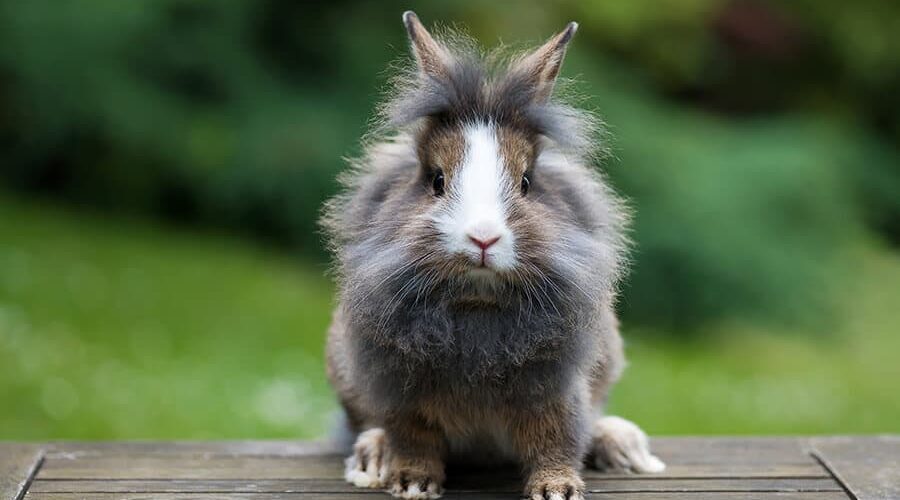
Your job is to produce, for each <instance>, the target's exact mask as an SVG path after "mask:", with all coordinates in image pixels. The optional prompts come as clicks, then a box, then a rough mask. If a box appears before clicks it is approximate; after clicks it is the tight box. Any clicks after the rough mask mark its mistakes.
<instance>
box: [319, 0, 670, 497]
mask: <svg viewBox="0 0 900 500" xmlns="http://www.w3.org/2000/svg"><path fill="white" fill-rule="evenodd" d="M404 20H405V22H406V24H407V29H408V30H409V33H410V38H411V40H412V42H413V47H414V53H415V55H416V59H417V62H418V65H417V68H418V74H417V75H413V76H412V77H411V80H412V83H407V84H406V85H401V88H400V92H399V94H398V96H397V97H396V98H395V99H394V100H392V101H391V102H390V103H389V104H388V107H387V113H388V116H387V118H388V120H389V122H390V124H391V125H393V126H394V128H395V129H396V132H395V134H394V135H392V136H390V137H388V138H385V139H382V140H381V141H380V142H375V143H373V144H372V145H370V147H369V148H368V150H367V154H366V155H365V156H364V157H363V158H362V160H361V161H359V162H358V164H357V168H356V169H355V171H353V172H352V173H351V175H350V176H348V177H347V178H346V180H345V181H346V185H347V189H346V191H345V192H344V194H342V195H340V196H338V197H337V198H336V199H335V200H333V201H332V202H331V203H330V205H329V206H328V210H327V213H326V217H325V219H324V221H325V227H326V229H327V230H328V232H329V234H330V236H331V239H332V243H333V248H334V251H335V252H336V256H337V267H338V272H339V281H340V290H341V295H340V301H339V305H338V308H337V310H336V312H335V315H334V321H333V323H332V326H331V329H330V331H329V340H328V368H329V377H330V379H331V381H332V384H333V385H334V386H335V388H336V390H337V392H338V395H339V398H340V400H341V403H342V405H343V406H344V408H345V411H346V413H347V416H348V421H349V424H350V427H351V430H352V431H353V432H356V433H360V434H359V438H358V440H357V443H356V446H355V452H354V455H352V456H351V458H350V459H348V480H351V481H353V482H355V483H356V484H358V485H361V486H382V485H386V486H388V487H390V488H391V491H392V492H393V493H394V494H395V495H397V496H403V497H406V498H427V497H434V496H436V495H437V494H438V493H439V491H440V486H441V483H442V481H443V474H444V473H443V464H444V462H445V461H446V460H450V459H453V458H454V457H457V458H462V459H464V460H466V461H467V462H470V463H471V461H472V460H474V459H477V460H480V461H485V460H487V461H495V460H496V461H504V460H513V461H517V462H519V463H521V464H522V465H523V466H524V467H525V469H526V471H527V472H528V474H529V479H528V484H527V486H526V493H527V494H528V495H529V496H533V497H534V498H541V499H542V498H548V499H553V500H556V499H564V498H579V497H580V496H581V488H582V483H581V480H580V478H579V477H578V474H577V470H578V468H579V465H580V464H581V462H582V460H584V458H585V456H586V455H587V454H588V453H589V452H590V453H592V454H594V455H596V456H597V459H598V463H600V464H604V465H608V466H618V467H623V468H630V469H632V470H635V471H643V470H652V469H656V468H659V467H661V463H660V462H658V460H656V459H655V458H654V457H652V456H651V455H649V451H648V449H647V445H646V439H645V438H644V436H643V434H642V433H641V432H640V430H639V429H637V427H635V426H633V424H630V423H628V422H627V421H624V420H621V419H616V418H615V417H607V418H605V419H600V420H599V421H597V420H596V416H595V415H593V409H592V407H593V408H600V407H602V404H603V403H604V401H605V398H606V394H607V391H608V389H609V387H610V385H611V384H612V383H613V382H614V381H615V379H616V378H617V377H618V375H619V373H620V371H621V369H622V366H623V364H624V358H623V355H622V348H621V340H620V337H619V333H618V328H617V321H616V318H615V315H614V312H613V303H614V300H615V288H616V285H617V282H618V279H619V277H620V276H621V274H622V270H623V267H624V251H625V246H626V244H625V243H626V240H625V237H624V226H625V223H626V221H627V217H626V215H625V213H624V211H623V209H622V207H621V203H620V202H619V199H618V198H617V197H616V196H615V195H614V194H613V192H612V191H611V190H610V189H609V188H608V187H607V185H606V184H605V183H604V182H603V179H602V178H601V177H600V176H599V174H597V173H596V172H595V171H594V170H593V169H591V168H590V167H589V166H588V165H587V163H586V158H587V156H586V155H585V153H586V152H587V150H588V149H589V148H590V141H591V139H592V133H593V132H594V129H593V128H592V127H591V124H592V122H591V121H590V119H589V118H590V117H589V115H586V114H583V113H581V112H579V111H576V110H574V109H572V108H569V107H567V106H564V105H559V104H555V103H552V102H551V101H550V99H549V97H550V90H551V87H552V83H553V81H554V80H555V77H556V74H557V72H558V69H559V64H561V62H562V54H563V53H564V49H565V44H566V43H568V41H569V39H571V36H572V34H573V33H574V30H575V26H574V24H573V25H570V26H569V27H568V28H567V30H566V31H564V32H563V33H560V34H559V35H557V36H556V37H554V39H551V41H550V42H548V44H547V45H545V46H544V47H542V48H541V49H539V50H538V51H537V52H535V53H534V54H532V55H530V56H527V57H525V58H522V59H520V60H518V61H517V62H515V63H513V64H512V65H511V66H510V68H509V69H508V71H506V72H505V73H503V74H500V75H497V74H493V73H490V71H489V68H488V67H487V66H486V65H485V63H484V62H483V61H482V60H481V59H479V58H477V57H476V56H474V55H473V54H472V53H470V52H465V51H464V52H463V53H462V54H453V53H452V52H451V51H450V49H449V48H447V46H445V45H443V44H441V43H439V42H436V41H435V40H434V39H432V38H431V36H430V35H429V34H428V33H427V31H425V29H424V27H422V26H421V24H420V23H419V22H418V20H417V19H416V18H415V16H414V15H412V14H407V15H405V16H404ZM623 462H626V463H623Z"/></svg>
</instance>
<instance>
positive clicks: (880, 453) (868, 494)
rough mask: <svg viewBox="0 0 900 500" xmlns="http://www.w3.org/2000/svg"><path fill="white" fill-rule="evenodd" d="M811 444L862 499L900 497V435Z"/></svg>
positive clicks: (825, 462)
mask: <svg viewBox="0 0 900 500" xmlns="http://www.w3.org/2000/svg"><path fill="white" fill-rule="evenodd" d="M810 446H811V448H812V452H813V453H814V454H815V455H816V456H817V457H818V458H819V460H821V461H822V463H823V464H825V466H826V467H828V469H829V470H830V471H831V472H832V473H833V474H834V476H835V477H836V478H837V479H838V480H839V481H840V482H841V483H842V484H843V485H844V487H846V489H847V490H849V491H852V492H853V495H855V496H856V498H857V499H858V500H887V499H900V436H871V437H853V438H850V437H832V438H815V439H812V440H811V441H810Z"/></svg>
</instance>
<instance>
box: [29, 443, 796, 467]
mask: <svg viewBox="0 0 900 500" xmlns="http://www.w3.org/2000/svg"><path fill="white" fill-rule="evenodd" d="M805 445H806V440H805V439H802V438H765V437H752V438H734V437H715V438H708V437H675V438H657V439H653V441H652V445H651V446H652V448H653V452H654V453H655V454H657V455H659V456H660V457H662V458H665V459H668V460H670V461H674V462H678V463H682V464H704V463H705V464H717V463H723V462H726V463H748V464H749V463H766V462H774V463H782V464H785V463H808V462H809V460H810V458H809V455H808V453H807V452H806V449H805V448H806V447H805ZM47 446H48V454H50V455H53V454H54V453H56V454H76V455H104V454H109V453H138V454H141V455H151V454H162V455H169V454H183V453H196V454H210V455H274V456H306V455H345V454H346V453H347V450H342V449H340V448H339V447H337V446H336V445H334V444H333V443H329V442H325V441H320V442H298V441H223V442H181V441H169V442H141V441H135V442H114V443H93V442H56V443H49V444H48V445H47Z"/></svg>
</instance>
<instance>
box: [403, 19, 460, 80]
mask: <svg viewBox="0 0 900 500" xmlns="http://www.w3.org/2000/svg"><path fill="white" fill-rule="evenodd" d="M403 24H404V25H405V26H406V33H407V35H409V42H410V44H411V45H412V51H413V55H415V57H416V64H417V65H418V66H419V72H420V73H421V74H422V75H423V76H430V77H440V76H441V75H444V74H446V69H447V62H448V60H449V54H448V53H447V50H446V49H445V48H444V46H443V45H441V44H440V43H438V42H437V41H436V40H435V39H434V38H433V37H432V36H431V33H429V32H428V30H427V29H425V26H423V25H422V22H421V21H419V16H417V15H416V13H415V12H413V11H411V10H408V11H406V12H404V13H403Z"/></svg>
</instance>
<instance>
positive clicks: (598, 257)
mask: <svg viewBox="0 0 900 500" xmlns="http://www.w3.org/2000/svg"><path fill="white" fill-rule="evenodd" d="M446 45H447V46H448V47H450V45H449V44H446ZM473 46H474V45H473V44H471V43H469V42H465V41H464V42H458V41H457V42H456V43H454V44H453V45H452V47H453V49H452V50H451V53H452V54H453V59H452V62H451V64H449V65H448V70H447V72H446V74H445V75H443V76H441V77H433V76H427V77H426V76H423V75H420V74H419V73H418V72H416V68H415V67H411V68H409V69H407V70H404V71H402V72H401V74H400V77H398V79H397V80H396V82H395V85H394V89H393V92H392V93H391V95H390V97H389V99H388V100H387V102H386V103H385V104H384V106H383V107H382V108H381V116H382V120H381V122H380V123H379V125H378V127H377V128H376V130H375V133H374V134H373V135H371V136H370V137H369V139H368V143H367V144H366V150H365V153H364V154H363V156H362V157H361V158H359V159H358V160H356V161H354V162H353V168H352V169H351V170H350V171H349V172H348V173H347V174H345V175H344V176H343V177H342V182H343V184H344V190H343V192H342V193H341V194H339V195H338V196H336V197H335V198H334V199H332V200H331V201H330V202H329V203H328V204H327V205H326V209H325V213H324V216H323V219H322V224H323V227H324V228H325V231H326V234H327V236H328V239H329V242H330V245H331V249H332V251H333V253H334V255H335V263H336V265H335V269H336V271H337V278H338V284H339V287H340V294H341V295H340V302H341V305H340V308H341V310H342V313H343V314H344V316H345V317H346V318H347V321H348V322H349V323H350V325H351V328H352V329H353V330H354V331H356V332H358V333H359V335H361V336H362V339H361V346H364V348H362V347H361V349H363V351H364V352H360V353H359V355H360V356H361V358H366V359H369V361H370V363H365V360H363V363H364V364H366V365H367V366H368V368H370V369H372V370H383V371H391V370H394V371H403V370H412V369H413V367H414V366H416V361H417V360H418V361H420V362H422V363H427V364H428V366H430V367H431V368H432V369H437V367H441V366H444V364H445V363H450V365H448V366H447V369H448V370H451V369H459V368H460V367H461V366H463V365H464V366H465V367H466V373H468V374H469V375H470V376H475V375H477V374H481V375H485V376H487V374H488V373H491V372H492V371H493V370H495V369H499V368H498V367H502V366H512V365H515V366H518V365H521V364H522V363H524V362H525V361H526V360H528V359H534V358H535V356H538V357H540V356H546V355H548V354H547V352H552V353H553V354H552V356H555V357H557V358H559V359H558V361H562V360H567V361H570V362H573V363H574V365H579V364H580V363H579V362H578V359H581V358H583V357H584V356H589V355H590V354H587V353H590V352H592V346H591V345H590V344H591V342H594V341H595V340H596V339H594V340H592V339H591V338H590V337H589V336H586V335H580V336H579V335H575V336H573V330H576V329H585V328H591V325H596V324H606V323H609V322H610V321H614V319H611V318H609V317H606V316H609V315H611V314H612V311H611V308H612V304H613V302H614V300H615V294H616V287H617V285H618V283H619V280H620V278H621V277H622V275H623V274H624V271H625V268H626V265H625V264H626V250H627V246H628V244H627V243H628V242H627V238H626V236H625V227H626V225H627V221H628V215H627V211H626V210H625V208H624V205H623V204H622V202H621V201H620V199H619V198H618V197H617V196H616V195H615V194H614V193H613V191H612V190H611V189H610V188H609V187H608V186H607V184H606V183H605V181H604V179H603V177H602V176H601V175H600V173H599V172H597V171H596V170H594V169H593V168H592V167H590V166H589V162H590V161H591V160H592V158H593V156H592V155H593V153H595V152H597V151H599V150H600V149H601V148H600V144H599V141H600V130H599V126H598V124H599V122H598V121H597V120H596V119H594V117H593V115H591V114H590V113H588V112H585V111H582V110H579V109H577V108H575V107H573V106H570V105H568V104H565V103H562V102H559V101H557V100H556V99H553V98H551V99H549V100H545V101H543V102H542V101H541V100H536V99H535V90H534V88H533V86H532V85H530V84H529V83H528V80H527V78H526V75H525V74H523V73H522V72H519V71H516V70H515V69H514V68H515V64H514V63H515V61H516V58H512V59H509V58H507V59H504V58H501V57H498V56H496V55H494V56H488V57H482V56H480V55H479V54H478V53H477V52H476V51H475V50H474V49H473V48H472V47H473ZM511 61H512V62H511ZM511 68H512V69H511ZM434 119H437V120H441V121H446V122H449V123H455V122H461V123H467V122H478V121H483V122H492V123H501V124H504V123H505V124H512V125H514V126H517V127H525V128H527V129H529V130H530V131H533V132H535V133H536V135H537V136H538V137H541V149H542V152H541V154H540V155H539V156H538V159H537V166H536V171H539V172H540V175H541V178H542V179H543V181H542V182H544V183H546V187H545V188H543V191H541V192H538V191H537V188H535V189H536V198H535V200H536V201H535V203H540V204H541V207H542V209H546V210H547V211H549V212H550V213H552V214H554V217H553V218H552V219H551V220H546V221H544V222H543V223H544V224H552V225H553V227H552V228H550V229H551V230H552V231H553V232H555V233H556V234H558V235H559V237H558V238H557V239H555V240H554V241H552V242H539V243H540V244H536V245H535V248H538V250H535V251H534V254H533V255H529V254H526V255H524V256H523V257H525V259H523V260H526V261H527V262H528V267H527V269H526V271H523V273H528V274H527V275H525V276H524V277H523V276H512V277H507V278H503V279H500V280H498V282H497V283H495V284H494V285H492V287H493V289H492V290H489V292H490V293H493V294H494V295H496V297H497V301H496V303H495V304H493V305H491V306H490V307H489V308H488V309H483V310H471V311H468V312H467V310H466V308H465V307H460V306H457V305H454V304H453V301H454V299H456V298H458V297H460V296H465V295H467V294H473V293H474V294H477V293H481V292H482V291H480V290H476V289H474V288H477V285H474V284H472V283H471V282H469V281H467V280H465V279H461V278H458V277H454V276H452V275H449V274H447V273H444V272H442V269H443V268H444V267H446V266H444V263H442V262H439V261H438V258H437V257H434V256H433V255H429V254H428V253H427V252H419V253H416V251H415V250H414V249H415V248H416V247H417V246H418V245H421V244H433V243H435V242H434V241H433V239H434V236H433V235H431V234H429V233H428V232H427V230H426V229H427V228H423V229H422V230H421V231H410V230H409V228H410V227H412V226H415V225H416V224H417V223H418V222H417V219H416V215H417V214H419V213H420V212H421V211H422V210H423V207H422V201H421V198H418V197H417V196H416V195H415V192H416V191H415V190H413V189H409V188H408V186H409V185H410V179H412V178H414V177H415V176H416V175H417V172H418V169H419V161H418V159H417V151H416V132H417V130H419V128H420V127H421V125H422V124H423V122H425V121H427V120H434ZM423 255H424V256H423ZM525 278H527V279H525ZM467 314H468V315H469V316H470V317H471V318H477V319H478V322H477V325H487V326H486V327H479V326H476V322H475V321H474V319H472V320H471V321H470V319H471V318H468V317H465V316H466V315H467ZM480 328H484V330H483V331H481V332H480V333H479V332H477V331H475V330H473V329H480ZM604 328H605V327H604ZM585 333H587V332H585ZM544 351H546V352H544ZM391 352H402V353H403V359H402V360H396V361H395V362H392V361H391V358H390V353H391ZM542 352H543V353H544V354H540V353H542ZM454 363H455V364H454ZM460 363H462V364H463V365H461V364H460ZM582 364H583V363H582ZM554 366H555V365H554ZM401 368H402V369H401ZM553 369H555V368H553ZM410 377H414V375H413V374H410ZM406 382H408V381H406ZM406 382H404V383H406Z"/></svg>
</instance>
